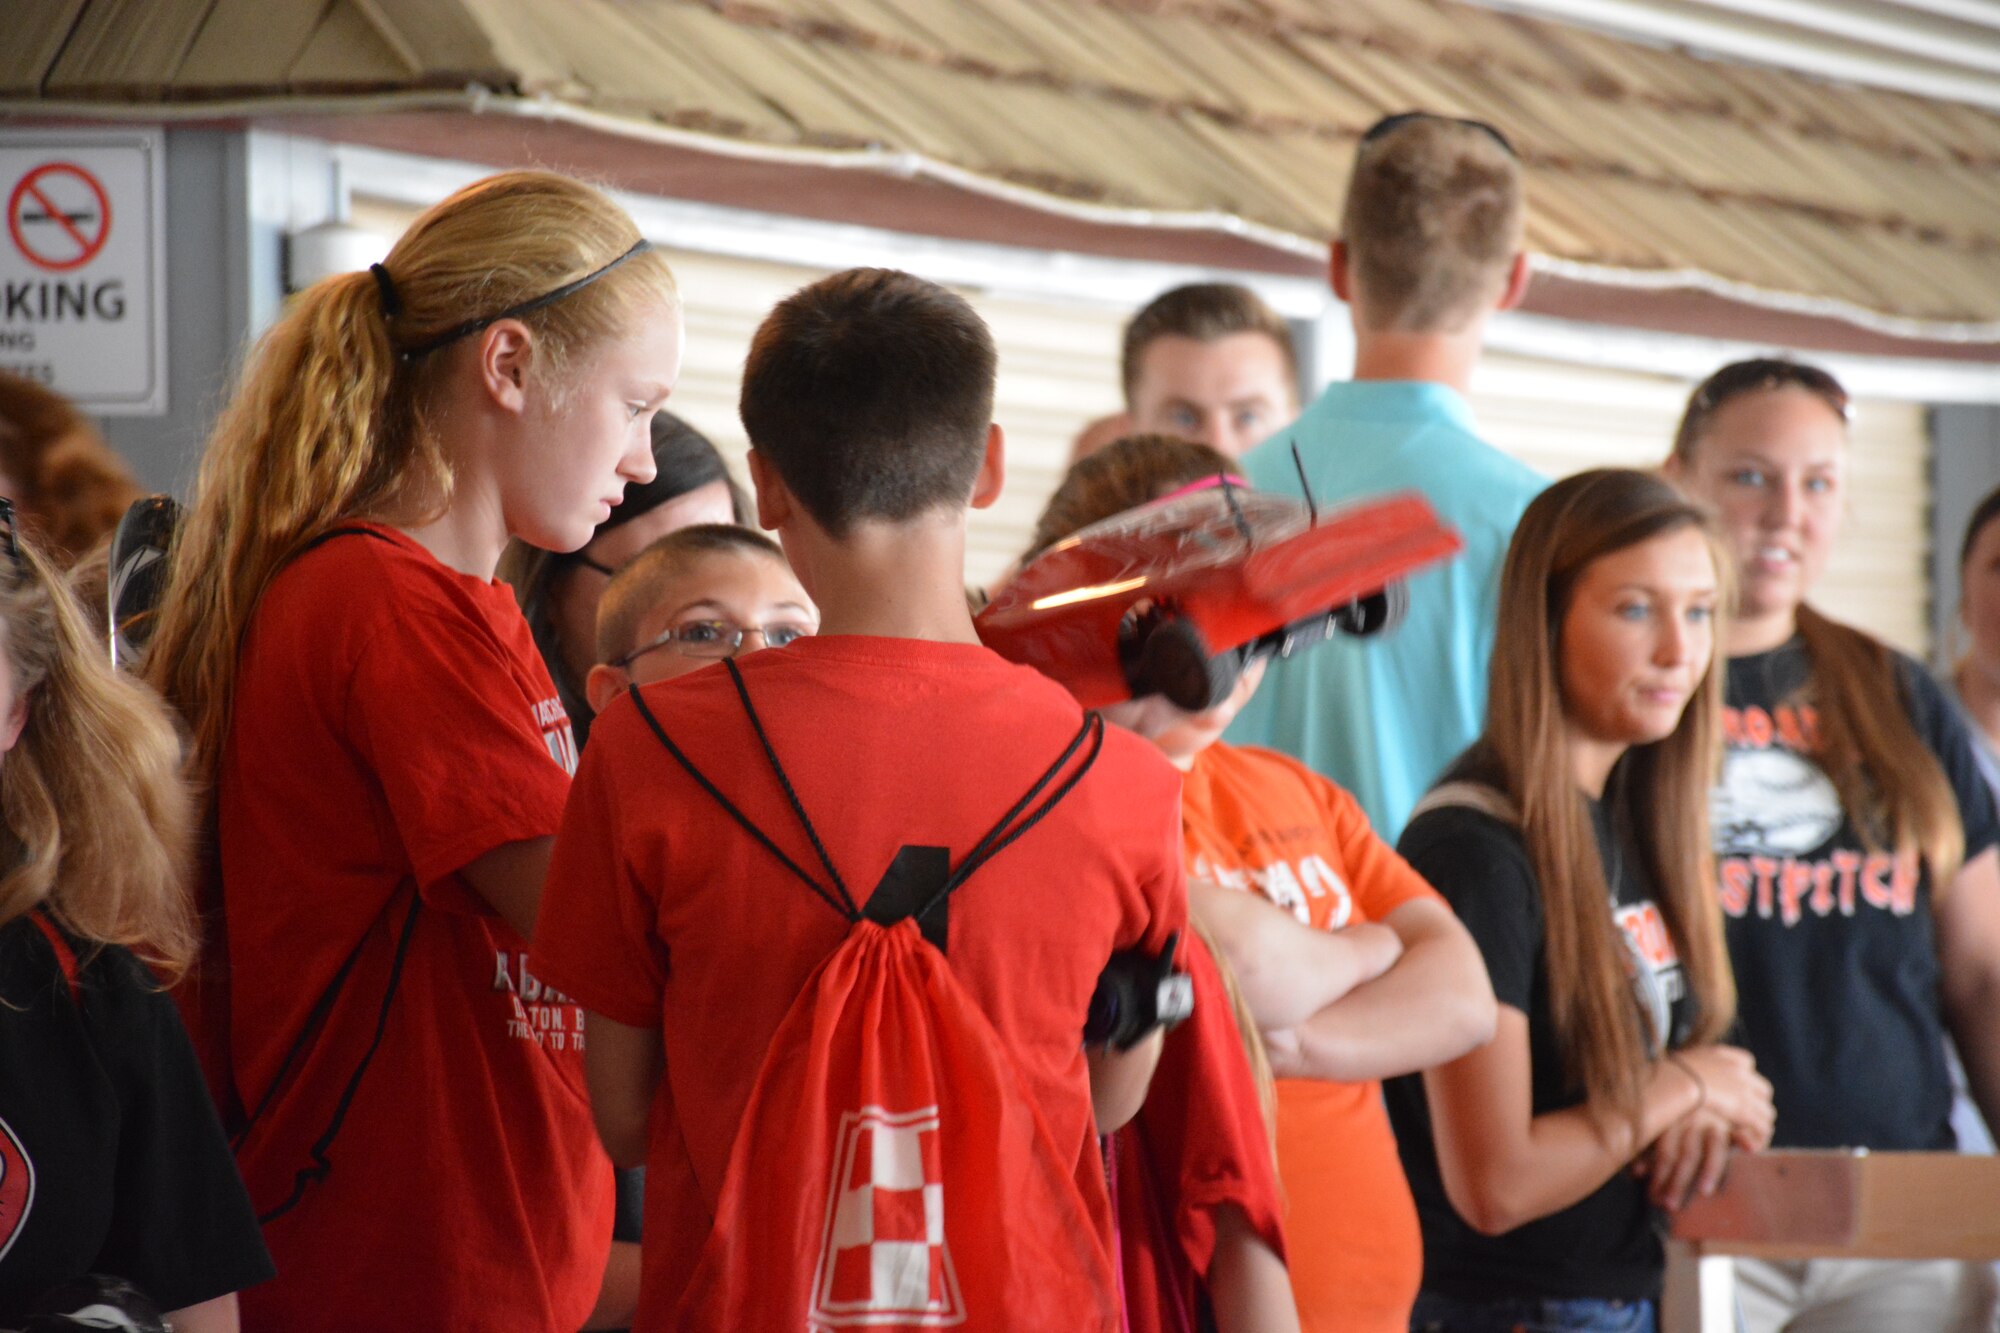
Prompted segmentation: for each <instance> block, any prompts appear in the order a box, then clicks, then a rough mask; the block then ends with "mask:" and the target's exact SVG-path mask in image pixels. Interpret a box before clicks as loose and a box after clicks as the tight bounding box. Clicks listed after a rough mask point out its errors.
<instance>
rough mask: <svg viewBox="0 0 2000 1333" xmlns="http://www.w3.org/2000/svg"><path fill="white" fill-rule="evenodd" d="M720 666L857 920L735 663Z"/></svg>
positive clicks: (856, 909)
mask: <svg viewBox="0 0 2000 1333" xmlns="http://www.w3.org/2000/svg"><path fill="white" fill-rule="evenodd" d="M722 665H724V666H726V667H728V668H729V679H730V682H731V683H732V684H734V685H735V686H736V697H737V698H738V699H741V700H742V701H743V711H744V712H745V713H746V714H748V715H749V718H750V727H751V730H753V731H755V732H756V733H757V743H758V744H759V745H761V746H763V747H764V758H766V759H768V760H769V761H770V763H771V771H772V772H773V773H775V774H777V775H778V785H779V786H780V787H782V788H784V790H785V800H787V801H788V802H790V803H791V807H792V813H793V814H795V815H797V816H798V817H799V823H800V824H802V825H804V826H805V831H806V837H807V839H808V840H810V841H811V843H812V849H813V851H814V853H816V854H817V855H818V857H819V863H820V864H821V865H823V866H825V867H826V873H827V875H828V877H829V878H831V879H832V880H833V887H834V889H835V891H837V892H838V893H839V894H840V901H841V902H843V903H845V904H847V918H848V920H850V921H853V920H857V919H859V918H860V916H861V908H860V906H859V905H858V904H856V903H855V901H854V895H853V894H851V893H849V892H848V891H847V882H846V881H845V880H843V879H842V878H841V877H840V872H839V871H838V870H836V869H834V866H833V858H832V857H830V856H828V855H827V854H826V844H825V843H822V842H821V841H820V840H819V830H818V829H816V828H814V827H813V825H812V821H811V820H810V819H807V818H806V808H805V807H804V806H803V805H801V804H799V794H798V793H797V792H795V791H793V790H792V780H791V779H790V778H788V777H786V776H785V770H784V767H783V766H782V765H780V764H779V763H778V752H777V751H776V750H774V749H772V748H771V738H770V737H769V736H766V735H765V734H764V720H763V719H762V718H760V717H758V716H757V710H756V709H755V708H752V707H751V706H750V691H749V690H748V689H747V688H745V687H744V684H743V672H742V671H741V670H739V669H738V668H737V665H736V659H735V658H733V657H725V658H723V659H722Z"/></svg>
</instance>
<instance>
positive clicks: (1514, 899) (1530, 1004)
mask: <svg viewBox="0 0 2000 1333" xmlns="http://www.w3.org/2000/svg"><path fill="white" fill-rule="evenodd" d="M1472 772H1473V770H1472V769H1471V768H1470V767H1469V766H1468V765H1467V764H1466V762H1465V761H1463V760H1462V761H1461V762H1460V763H1459V764H1458V765H1455V766H1454V767H1453V770H1452V772H1451V773H1449V774H1447V776H1446V779H1445V781H1446V782H1450V781H1453V780H1454V779H1462V778H1464V777H1466V776H1468V775H1469V774H1470V773H1472ZM1589 806H1590V812H1591V817H1592V820H1593V823H1594V825H1595V828H1596V833H1597V844H1598V851H1599V855H1600V856H1601V857H1602V858H1603V864H1604V868H1605V879H1606V882H1607V883H1608V884H1609V885H1610V886H1611V890H1612V892H1611V902H1610V903H1609V904H1607V907H1608V909H1609V910H1610V911H1611V913H1612V919H1613V920H1614V921H1615V922H1616V923H1617V925H1618V926H1619V928H1620V934H1621V935H1622V936H1623V938H1624V941H1625V945H1626V952H1627V961H1628V974H1629V975H1630V976H1631V977H1632V981H1633V988H1634V992H1635V998H1636V999H1637V1000H1638V1003H1639V1008H1640V1011H1641V1012H1642V1013H1644V1014H1645V1015H1647V1018H1648V1024H1649V1027H1650V1030H1651V1032H1652V1034H1653V1036H1654V1045H1655V1046H1656V1048H1657V1045H1658V1036H1659V1033H1660V1031H1661V1028H1662V1027H1664V1028H1665V1032H1666V1036H1667V1039H1668V1042H1669V1044H1670V1045H1678V1044H1679V1043H1680V1042H1681V1041H1682V1040H1683V1038H1684V1036H1685V1034H1686V1032H1687V1030H1688V1028H1689V1027H1690V1025H1691V1023H1692V1021H1693V1015H1692V1009H1693V1004H1692V1002H1691V1001H1690V1000H1689V998H1688V995H1687V985H1686V976H1685V973H1684V972H1683V970H1682V968H1681V964H1680V959H1679V956H1678V954H1677V953H1676V952H1675V949H1674V944H1673V939H1672V937H1671V936H1670V935H1669V934H1668V932H1667V929H1666V922H1665V919H1664V918H1663V917H1662V916H1661V914H1660V911H1659V908H1658V907H1657V906H1656V897H1655V893H1654V890H1653V884H1652V879H1651V876H1650V875H1649V874H1648V872H1647V870H1646V868H1645V866H1644V864H1643V863H1642V861H1641V859H1640V857H1639V855H1638V854H1637V852H1636V851H1635V850H1634V849H1633V846H1632V843H1631V841H1630V839H1629V838H1628V837H1626V836H1624V835H1623V834H1622V832H1620V831H1619V830H1616V829H1615V828H1614V827H1613V823H1614V821H1613V819H1612V817H1611V815H1610V812H1609V811H1608V810H1607V809H1606V808H1605V807H1604V806H1603V805H1602V804H1600V803H1598V802H1595V801H1592V802H1589ZM1396 850H1397V851H1399V852H1401V853H1402V855H1403V857H1404V858H1405V859H1406V860H1408V861H1409V863H1410V865H1411V866H1412V867H1414V868H1415V869H1416V871H1417V873H1418V874H1420V875H1422V876H1423V877H1424V878H1425V879H1427V880H1429V881H1430V882H1431V883H1432V884H1433V885H1435V886H1436V887H1437V890H1438V891H1439V892H1440V893H1442V894H1443V895H1444V896H1445V898H1446V899H1447V900H1448V901H1449V902H1450V903H1451V906H1452V910H1453V911H1454V912H1456V913H1457V914H1458V918H1459V920H1460V921H1461V922H1463V923H1464V924H1465V927H1466V929H1467V930H1468V931H1469V932H1471V935H1472V938H1473V940H1474V941H1475V942H1476V943H1477V944H1478V945H1479V951H1480V953H1481V955H1483V956H1484V958H1485V960H1486V971H1487V975H1488V976H1489V977H1490V978H1491V979H1492V982H1493V993H1494V996H1495V998H1497V999H1498V1000H1499V1001H1500V1003H1501V1004H1504V1005H1507V1006H1509V1007H1511V1008H1514V1009H1518V1010H1520V1011H1521V1013H1523V1014H1524V1015H1526V1016H1527V1020H1528V1059H1529V1067H1530V1077H1531V1085H1532V1106H1531V1109H1532V1113H1533V1114H1534V1115H1545V1114H1547V1113H1549V1112H1552V1111H1561V1110H1565V1109H1567V1108H1569V1107H1572V1106H1577V1105H1580V1104H1582V1102H1583V1100H1584V1098H1583V1094H1582V1090H1581V1089H1580V1087H1578V1086H1577V1085H1576V1084H1575V1083H1573V1082H1572V1080H1571V1079H1570V1077H1569V1076H1568V1074H1567V1073H1566V1072H1565V1069H1564V1065H1563V1060H1562V1051H1561V1047H1560V1045H1559V1043H1558V1039H1557V1035H1556V1029H1555V1020H1554V1016H1553V1014H1552V1013H1551V1012H1550V1008H1549V989H1548V973H1547V968H1546V965H1545V950H1544V939H1545V936H1544V931H1543V920H1542V896H1541V889H1540V887H1539V883H1538V881H1537V879H1536V876H1535V871H1534V866H1533V863H1532V862H1531V861H1530V860H1529V857H1528V850H1527V846H1526V844H1525V843H1524V842H1523V840H1522V838H1521V832H1520V829H1519V828H1518V827H1516V826H1515V825H1514V824H1513V823H1511V822H1507V821H1505V820H1502V819H1500V818H1497V817H1495V816H1494V815H1492V814H1487V813H1483V812H1481V811H1477V810H1474V809H1470V808H1467V807H1465V806H1458V805H1451V806H1445V807H1443V808H1439V809H1433V810H1429V811H1427V812H1425V813H1420V814H1419V815H1418V816H1417V817H1416V818H1415V819H1413V820H1412V821H1411V822H1410V824H1409V826H1408V827H1407V828H1405V829H1404V830H1403V836H1402V838H1401V839H1400V840H1399V841H1398V842H1397V845H1396ZM1383 1091H1384V1096H1385V1098H1386V1100H1387V1102H1388V1106H1389V1116H1390V1120H1391V1122H1392V1123H1393V1124H1394V1126H1395V1130H1396V1143H1397V1148H1398V1150H1399V1151H1400V1152H1401V1154H1402V1158H1403V1169H1404V1172H1405V1174H1406V1175H1407V1176H1408V1177H1409V1181H1410V1192H1411V1194H1412V1195H1413V1196H1414V1198H1415V1199H1416V1204H1417V1216H1418V1219H1419V1220H1420V1222H1421V1223H1422V1226H1423V1235H1424V1288H1425V1290H1427V1291H1435V1292H1439V1293H1441V1294H1443V1295H1446V1296H1451V1297H1454V1298H1457V1299H1460V1300H1472V1301H1487V1300H1507V1299H1516V1298H1538V1297H1539V1298H1550V1299H1571V1298H1585V1297H1590V1298H1597V1299H1603V1300H1640V1299H1655V1298H1657V1297H1658V1295H1659V1289H1660V1278H1661V1274H1662V1273H1663V1271H1664V1269H1665V1264H1666V1259H1665V1254H1664V1251H1663V1249H1662V1247H1661V1242H1660V1230H1659V1223H1658V1218H1657V1215H1656V1211H1655V1210H1654V1208H1653V1207H1652V1205H1651V1203H1650V1202H1649V1201H1648V1199H1647V1196H1646V1186H1645V1184H1644V1182H1642V1181H1639V1180H1636V1179H1634V1178H1633V1176H1632V1175H1631V1173H1630V1172H1627V1171H1622V1170H1621V1171H1618V1172H1615V1173H1613V1174H1612V1176H1611V1178H1610V1179H1608V1180H1606V1181H1605V1182H1604V1184H1602V1185H1600V1186H1599V1187H1598V1188H1597V1189H1596V1190H1594V1191H1593V1192H1591V1193H1590V1194H1589V1195H1588V1196H1586V1197H1585V1198H1583V1199H1581V1200H1579V1201H1578V1202H1576V1203H1574V1204H1572V1205H1571V1206H1569V1207H1568V1208H1565V1209H1563V1210H1561V1211H1560V1212H1557V1213H1552V1214H1550V1215H1549V1216H1547V1217H1543V1218H1538V1219H1536V1220H1535V1221H1533V1222H1529V1223H1527V1224H1525V1225H1523V1226H1520V1227H1517V1228H1515V1229H1514V1230H1512V1231H1509V1232H1507V1233H1505V1234H1504V1235H1500V1236H1483V1235H1481V1234H1479V1233H1478V1232H1477V1231H1475V1230H1473V1229H1472V1227H1470V1226H1469V1225H1467V1224H1466V1222H1465V1220H1464V1219H1463V1218H1461V1217H1460V1216H1459V1215H1458V1213H1457V1211H1456V1210H1455V1209H1454V1208H1453V1207H1452V1206H1451V1202H1450V1200H1449V1199H1448V1198H1447V1197H1446V1195H1445V1190H1444V1179H1443V1176H1442V1175H1441V1174H1440V1171H1439V1167H1438V1160H1437V1151H1436V1147H1435V1144H1434V1142H1433V1139H1432V1130H1431V1117H1430V1108H1429V1105H1428V1103H1427V1102H1426V1101H1425V1098H1424V1089H1423V1082H1422V1079H1421V1077H1420V1076H1418V1075H1414V1074H1413V1075H1409V1076H1407V1077H1404V1078H1398V1079H1391V1080H1389V1081H1388V1082H1387V1083H1385V1084H1384V1085H1383Z"/></svg>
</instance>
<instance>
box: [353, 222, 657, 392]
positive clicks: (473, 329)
mask: <svg viewBox="0 0 2000 1333" xmlns="http://www.w3.org/2000/svg"><path fill="white" fill-rule="evenodd" d="M652 248H653V243H652V242H651V241H649V240H647V239H646V238H645V237H643V236H642V237H640V238H639V239H638V240H636V241H634V242H633V243H632V248H631V249H629V250H627V251H626V252H625V253H624V254H622V255H620V256H618V258H616V259H614V260H612V261H611V262H610V263H608V264H606V265H605V266H604V267H603V268H600V269H597V270H595V271H594V272H590V273H586V274H584V275H583V276H582V277H580V278H578V279H576V280H575V281H574V282H566V283H564V284H563V285H562V286H560V287H558V288H556V289H555V290H554V291H552V292H544V293H542V295H540V296H537V297H535V298H534V299H533V300H529V301H523V302H521V304H519V305H513V306H508V307H507V308H506V309H505V310H502V311H499V312H498V313H496V314H491V315H481V316H480V317H479V318H477V319H468V320H466V321H465V323H463V324H454V325H453V326H452V327H450V328H448V329H446V330H445V331H444V332H443V333H440V334H438V335H437V336H436V337H433V338H427V339H425V340H424V341H423V342H420V343H418V344H417V345H415V346H414V347H398V348H397V349H396V355H397V356H399V357H401V358H402V359H403V360H405V361H414V360H416V359H417V358H418V357H420V356H425V355H428V354H429V353H431V352H435V351H436V350H437V349H438V348H440V347H443V346H445V345H447V344H448V343H455V342H457V341H458V340H459V339H460V338H463V337H465V336H466V335H467V334H471V333H477V332H479V331H480V330H481V329H483V328H485V327H486V326H487V325H489V324H497V323H499V322H500V321H501V320H503V319H518V318H519V317H520V316H522V315H525V314H529V313H530V312H532V311H536V310H540V309H541V308H542V307H543V306H548V305H554V304H555V303H556V302H557V301H560V300H562V299H563V298H564V297H565V296H573V295H575V294H576V293H577V292H580V291H582V290H583V289H584V288H585V287H588V286H589V285H590V284H591V283H593V282H596V281H597V280H598V279H599V278H601V277H603V276H604V275H605V274H607V273H609V272H610V271H611V270H612V269H614V268H617V267H618V266H619V265H620V264H622V263H624V262H625V261H626V260H628V259H630V258H631V257H632V256H633V255H639V254H644V253H645V252H646V251H648V250H650V249H652ZM368 271H369V272H370V273H373V274H374V275H375V285H376V286H377V287H379V288H380V289H381V292H382V317H383V318H384V319H395V318H396V317H397V316H399V315H401V314H402V313H403V301H402V298H401V297H400V296H399V295H397V293H396V284H395V283H394V282H393V281H391V280H390V277H389V270H388V269H386V268H383V267H382V266H381V265H380V264H370V265H369V266H368Z"/></svg>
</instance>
